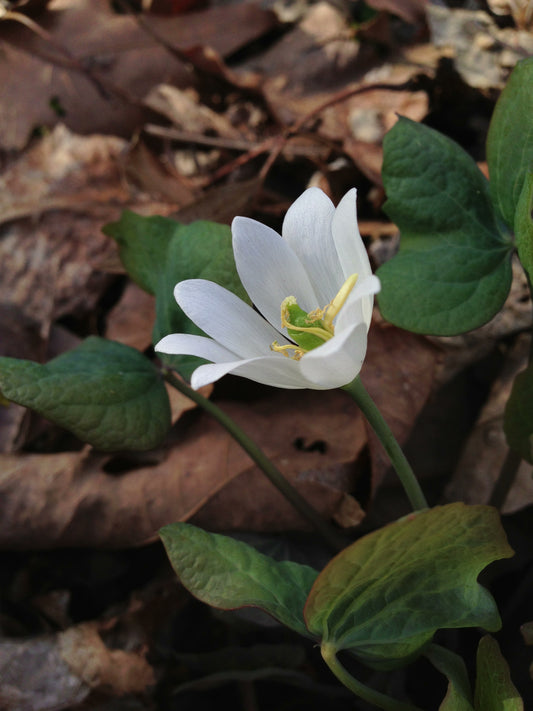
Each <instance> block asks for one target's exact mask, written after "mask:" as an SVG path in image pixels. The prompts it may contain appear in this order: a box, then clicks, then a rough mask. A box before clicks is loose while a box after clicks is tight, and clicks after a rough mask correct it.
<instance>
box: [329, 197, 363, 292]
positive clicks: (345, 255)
mask: <svg viewBox="0 0 533 711" xmlns="http://www.w3.org/2000/svg"><path fill="white" fill-rule="evenodd" d="M356 198H357V190H356V189H355V188H352V189H351V190H350V191H349V192H347V193H346V195H345V196H344V197H343V198H342V200H341V201H340V203H339V205H338V207H337V209H336V210H335V214H334V216H333V221H332V227H331V229H332V232H333V239H334V241H335V246H336V248H337V254H338V255H339V260H340V263H341V266H342V269H343V271H344V279H347V278H348V277H349V276H351V275H352V274H355V273H357V274H359V277H360V278H362V277H366V276H370V274H372V270H371V268H370V262H369V259H368V254H367V252H366V249H365V245H364V244H363V240H362V239H361V235H360V234H359V227H358V226H357V203H356Z"/></svg>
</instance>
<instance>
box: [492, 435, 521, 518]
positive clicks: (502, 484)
mask: <svg viewBox="0 0 533 711" xmlns="http://www.w3.org/2000/svg"><path fill="white" fill-rule="evenodd" d="M521 463H522V457H521V456H520V455H519V454H518V452H515V451H514V450H513V449H509V450H507V455H506V457H505V460H504V462H503V464H502V468H501V469H500V474H499V476H498V479H497V480H496V483H495V484H494V488H493V489H492V494H491V495H490V499H489V506H494V507H495V508H497V509H498V510H501V509H502V507H503V505H504V503H505V500H506V499H507V495H508V494H509V492H510V490H511V487H512V486H513V484H514V482H515V479H516V475H517V474H518V469H519V468H520V464H521Z"/></svg>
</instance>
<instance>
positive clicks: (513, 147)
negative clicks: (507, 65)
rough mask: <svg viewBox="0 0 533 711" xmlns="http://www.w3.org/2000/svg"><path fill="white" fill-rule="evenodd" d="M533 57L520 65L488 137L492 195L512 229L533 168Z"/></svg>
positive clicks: (500, 103)
mask: <svg viewBox="0 0 533 711" xmlns="http://www.w3.org/2000/svg"><path fill="white" fill-rule="evenodd" d="M532 86H533V57H530V58H529V59H524V60H523V61H522V62H518V64H517V65H516V67H515V68H514V70H513V73H512V74H511V76H510V78H509V81H508V82H507V85H506V87H505V89H504V90H503V91H502V93H501V95H500V98H499V99H498V102H497V104H496V107H495V109H494V113H493V114H492V119H491V122H490V128H489V134H488V137H487V162H488V165H489V174H490V189H491V195H492V199H493V202H494V205H495V206H496V209H497V210H498V212H499V214H500V215H501V217H502V219H503V220H504V221H505V222H506V223H507V225H508V226H509V227H511V228H513V226H514V222H515V211H516V207H517V205H518V201H519V199H520V193H521V191H522V187H523V185H524V181H525V178H526V174H527V173H528V172H530V171H531V170H532V169H533V91H531V87H532Z"/></svg>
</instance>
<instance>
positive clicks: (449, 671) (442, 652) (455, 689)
mask: <svg viewBox="0 0 533 711" xmlns="http://www.w3.org/2000/svg"><path fill="white" fill-rule="evenodd" d="M425 656H426V657H427V658H428V659H429V661H430V662H431V663H432V664H433V666H434V667H435V668H436V669H438V670H439V671H440V672H441V673H442V674H444V675H445V676H446V677H447V678H448V690H447V693H446V696H445V698H444V700H443V701H442V703H441V705H440V706H439V711H474V707H473V706H472V703H473V699H472V691H471V689H470V682H469V681H468V673H467V670H466V665H465V663H464V661H463V659H462V658H461V657H459V656H458V655H457V654H454V652H451V651H450V650H448V649H446V648H445V647H440V646H439V645H436V644H430V645H429V647H428V649H427V650H426V651H425Z"/></svg>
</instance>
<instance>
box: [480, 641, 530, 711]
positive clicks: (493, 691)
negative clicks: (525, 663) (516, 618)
mask: <svg viewBox="0 0 533 711" xmlns="http://www.w3.org/2000/svg"><path fill="white" fill-rule="evenodd" d="M474 706H475V709H476V711H524V703H523V701H522V698H521V697H520V694H519V693H518V691H517V690H516V687H515V686H514V684H513V682H512V681H511V675H510V673H509V665H508V664H507V662H506V661H505V659H504V657H503V655H502V653H501V652H500V648H499V646H498V642H496V640H495V639H493V638H492V637H490V636H489V635H486V636H485V637H483V639H481V641H480V643H479V646H478V650H477V676H476V690H475V694H474Z"/></svg>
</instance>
